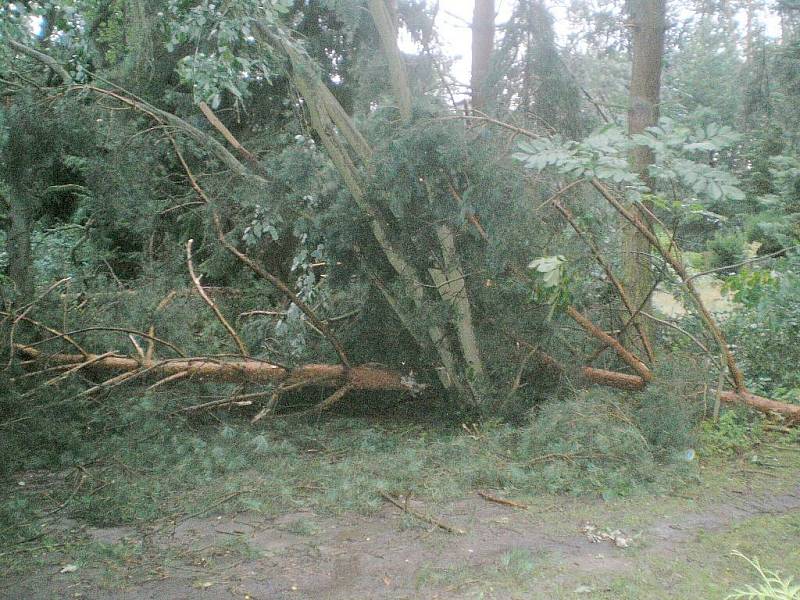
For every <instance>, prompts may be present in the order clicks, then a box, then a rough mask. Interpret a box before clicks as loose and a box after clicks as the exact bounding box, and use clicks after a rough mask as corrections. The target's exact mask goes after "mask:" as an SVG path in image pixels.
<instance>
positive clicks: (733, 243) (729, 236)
mask: <svg viewBox="0 0 800 600" xmlns="http://www.w3.org/2000/svg"><path fill="white" fill-rule="evenodd" d="M708 249H709V251H710V252H711V256H710V258H709V265H710V266H711V268H712V269H719V268H722V267H727V266H729V265H734V264H736V263H740V262H742V261H743V260H744V238H743V237H742V236H741V234H739V233H718V234H717V235H715V236H714V239H712V240H711V241H709V242H708ZM731 271H735V269H731Z"/></svg>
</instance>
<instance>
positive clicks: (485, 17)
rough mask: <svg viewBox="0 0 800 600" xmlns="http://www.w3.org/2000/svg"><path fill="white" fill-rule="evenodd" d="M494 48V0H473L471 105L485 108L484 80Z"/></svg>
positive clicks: (482, 109)
mask: <svg viewBox="0 0 800 600" xmlns="http://www.w3.org/2000/svg"><path fill="white" fill-rule="evenodd" d="M493 49H494V0H475V8H474V9H473V12H472V77H471V81H470V86H471V87H472V107H473V108H474V109H475V110H480V111H485V110H486V99H487V95H488V94H487V89H486V82H487V79H488V77H489V69H490V67H491V61H492V50H493Z"/></svg>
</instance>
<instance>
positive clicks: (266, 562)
mask: <svg viewBox="0 0 800 600" xmlns="http://www.w3.org/2000/svg"><path fill="white" fill-rule="evenodd" d="M20 477H21V478H23V479H22V482H23V483H25V485H24V486H19V487H20V492H19V493H21V494H22V493H24V494H38V495H42V496H45V497H47V496H48V485H49V484H48V481H51V480H52V479H53V477H55V476H54V475H53V474H47V473H44V472H35V473H27V474H20ZM17 485H19V482H18V484H17ZM479 491H484V492H485V493H488V494H490V495H494V496H505V495H504V494H503V493H502V492H492V491H491V490H474V491H473V492H472V493H470V494H468V495H467V496H466V497H462V498H461V499H459V500H455V501H449V502H444V503H432V502H431V501H430V500H427V501H420V500H416V499H414V498H412V499H411V500H410V501H409V502H408V503H407V504H406V505H405V506H406V507H407V508H408V509H411V510H412V511H415V512H417V513H419V514H426V515H429V516H431V517H432V518H433V519H434V520H435V521H438V522H441V523H442V524H446V525H448V526H451V527H453V528H454V529H459V530H463V533H453V532H448V531H445V530H444V529H442V528H440V527H437V526H435V525H431V524H430V523H426V522H424V521H422V520H420V519H418V518H416V517H414V516H412V515H411V514H409V513H408V512H405V511H404V510H401V509H400V508H398V507H396V506H394V505H392V504H390V503H389V502H386V503H384V504H381V505H378V508H377V509H376V510H375V511H373V512H372V513H371V514H368V515H365V514H363V513H362V514H359V513H357V512H354V511H344V512H343V513H340V514H336V515H332V514H331V513H330V512H324V511H315V510H314V509H311V508H307V509H304V510H302V511H300V512H283V513H282V514H278V515H273V516H265V515H264V514H263V513H259V512H253V511H241V510H239V511H237V512H229V511H225V510H224V508H220V506H218V508H217V510H218V511H219V510H222V512H221V513H220V512H217V513H215V512H214V507H213V505H210V506H209V507H208V510H203V511H202V514H194V515H193V514H183V515H182V516H181V517H180V518H175V519H172V520H161V521H153V522H151V523H149V524H148V525H146V526H137V527H136V528H133V527H131V528H127V527H114V528H97V527H92V526H89V525H87V524H86V523H84V522H79V521H76V520H72V519H68V518H66V517H60V516H59V515H58V514H57V513H56V514H53V515H52V516H53V517H57V518H56V519H54V520H52V525H51V527H50V529H49V532H48V535H47V537H46V538H42V539H38V540H30V541H26V543H22V544H19V543H15V544H13V545H6V547H5V548H2V547H0V570H4V571H6V573H7V574H6V576H4V577H3V578H2V579H0V598H7V599H21V598H25V599H31V600H33V599H39V598H41V599H51V598H125V599H130V600H140V599H142V600H143V599H145V598H151V599H175V600H178V599H183V598H186V599H188V598H192V599H196V598H207V599H209V600H212V599H213V600H216V599H223V598H224V599H227V598H239V599H283V598H286V599H348V600H349V599H356V598H393V599H398V598H426V599H428V598H430V599H433V598H442V599H444V598H499V599H504V598H547V599H555V598H608V599H611V598H613V599H625V598H630V599H641V598H647V599H657V598H681V599H685V598H700V599H707V598H708V599H712V598H719V599H722V598H725V596H726V595H727V594H728V593H730V592H732V591H733V590H734V589H737V588H741V587H743V586H745V585H747V584H755V583H757V582H758V577H757V574H756V573H755V571H754V570H753V568H752V567H751V566H750V565H748V564H747V562H745V561H744V560H743V559H742V558H741V557H737V556H734V555H732V554H731V553H732V551H734V550H738V551H741V552H742V553H743V554H744V555H746V556H748V557H751V558H757V559H758V560H759V561H760V562H761V564H762V565H763V566H764V567H766V568H769V569H774V570H777V571H779V572H781V573H782V574H783V575H785V576H790V575H800V447H798V445H797V443H796V442H787V441H786V440H781V439H778V440H772V441H769V442H766V443H763V444H762V445H761V447H760V448H759V450H758V455H757V457H756V456H754V455H753V453H752V452H748V453H746V454H744V455H742V456H740V457H738V458H729V459H724V460H723V459H712V460H709V461H706V462H704V463H701V466H700V468H699V476H698V477H697V478H696V480H695V481H694V482H693V483H691V484H688V485H686V486H684V487H681V489H680V490H678V491H673V492H672V493H670V494H667V495H646V494H639V495H635V496H633V497H630V498H622V499H615V500H610V501H602V500H598V499H596V498H586V497H583V498H576V497H565V496H547V495H544V496H542V495H538V496H535V497H522V498H519V497H514V498H509V499H513V500H515V501H517V502H519V503H521V504H524V505H525V506H526V508H522V507H514V506H507V505H502V504H498V503H495V502H493V501H491V500H487V499H486V498H484V497H482V496H480V495H479V494H478V492H479ZM234 494H235V492H234ZM506 497H508V496H506ZM226 499H228V498H222V500H223V501H224V500H226ZM404 502H405V501H404V500H401V505H402V504H403V503H404ZM56 508H58V507H56ZM605 534H611V535H605ZM614 538H615V539H616V542H615V540H614Z"/></svg>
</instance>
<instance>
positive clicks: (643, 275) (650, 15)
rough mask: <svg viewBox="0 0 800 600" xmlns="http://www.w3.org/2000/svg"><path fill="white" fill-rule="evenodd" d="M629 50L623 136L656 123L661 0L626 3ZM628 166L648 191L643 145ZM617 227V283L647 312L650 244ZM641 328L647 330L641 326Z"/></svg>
mask: <svg viewBox="0 0 800 600" xmlns="http://www.w3.org/2000/svg"><path fill="white" fill-rule="evenodd" d="M630 16H631V24H632V36H631V52H632V62H633V64H632V70H631V87H630V107H629V109H628V132H629V134H630V135H635V134H639V133H643V132H644V131H645V129H647V128H648V127H652V126H653V125H656V124H657V123H658V117H659V101H660V97H661V71H662V62H663V55H664V32H665V28H666V0H631V15H630ZM630 161H631V166H632V167H633V169H634V171H635V172H636V173H638V174H639V176H640V177H641V179H642V181H644V182H645V184H646V185H647V187H648V188H650V190H651V191H653V192H655V182H654V181H653V179H652V177H650V173H649V169H650V165H652V164H653V153H652V151H651V150H650V149H649V148H648V147H646V146H636V147H635V148H634V149H633V150H632V151H631V155H630ZM629 209H630V210H632V211H634V212H636V213H638V216H639V218H640V220H641V221H642V223H645V224H647V225H648V226H650V218H649V217H648V215H647V214H646V213H645V212H643V211H641V210H640V209H639V208H638V207H637V206H635V205H631V206H629ZM621 226H622V260H623V277H622V280H623V284H624V285H625V288H626V289H627V290H628V292H629V293H630V296H631V300H632V302H633V304H634V307H635V308H639V307H640V306H641V307H643V308H644V310H645V311H647V312H649V310H648V309H649V305H650V299H649V297H648V296H649V294H650V292H651V290H652V287H653V274H652V269H651V266H650V262H649V256H650V244H649V242H648V241H647V239H646V238H645V237H644V236H643V235H642V234H641V233H640V232H639V231H638V230H637V229H636V228H635V227H633V226H632V225H631V224H630V223H628V222H627V221H625V220H624V219H623V220H622V222H621ZM641 327H643V328H645V331H646V330H647V325H646V324H644V323H642V324H641Z"/></svg>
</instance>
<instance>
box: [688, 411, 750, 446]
mask: <svg viewBox="0 0 800 600" xmlns="http://www.w3.org/2000/svg"><path fill="white" fill-rule="evenodd" d="M761 434H762V431H761V419H760V418H756V419H753V418H752V416H751V415H748V414H747V413H746V412H745V411H742V410H726V411H725V412H723V413H722V415H721V416H720V417H719V419H717V420H716V421H706V422H704V423H703V435H702V438H701V444H702V447H703V450H704V452H706V453H708V454H722V455H729V454H735V453H740V452H742V451H744V450H748V449H749V448H752V447H753V445H754V444H755V443H757V441H758V440H759V438H760V437H761Z"/></svg>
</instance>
